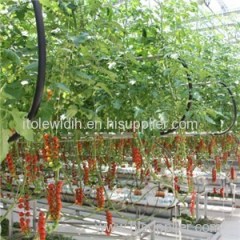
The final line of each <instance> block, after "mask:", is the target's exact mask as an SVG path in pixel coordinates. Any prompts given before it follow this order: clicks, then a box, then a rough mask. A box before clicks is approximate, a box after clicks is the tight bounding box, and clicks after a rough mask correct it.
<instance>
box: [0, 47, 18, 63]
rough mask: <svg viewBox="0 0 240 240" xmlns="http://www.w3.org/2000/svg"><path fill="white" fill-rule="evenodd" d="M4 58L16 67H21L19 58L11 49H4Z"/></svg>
mask: <svg viewBox="0 0 240 240" xmlns="http://www.w3.org/2000/svg"><path fill="white" fill-rule="evenodd" d="M2 57H3V59H4V58H6V59H7V60H9V61H11V62H13V63H14V64H16V65H19V64H20V63H21V61H20V58H19V56H18V55H17V54H16V53H15V52H14V51H13V50H11V49H4V50H3V54H2Z"/></svg>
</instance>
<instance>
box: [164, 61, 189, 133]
mask: <svg viewBox="0 0 240 240" xmlns="http://www.w3.org/2000/svg"><path fill="white" fill-rule="evenodd" d="M178 61H179V62H180V63H181V64H182V66H183V67H184V68H185V69H187V70H188V65H187V63H186V62H185V61H184V60H183V59H181V58H178ZM187 80H188V102H187V107H186V110H185V113H184V115H183V116H182V117H181V119H180V120H179V122H178V123H176V124H175V126H174V127H173V128H170V129H168V130H166V131H161V132H160V135H167V134H169V133H172V132H174V131H176V130H177V129H178V127H179V123H180V122H182V121H184V120H185V118H186V114H187V112H189V110H190V109H191V107H192V99H193V95H192V88H193V86H192V78H191V76H190V74H189V73H188V71H187Z"/></svg>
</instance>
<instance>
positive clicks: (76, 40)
mask: <svg viewBox="0 0 240 240" xmlns="http://www.w3.org/2000/svg"><path fill="white" fill-rule="evenodd" d="M69 39H70V40H72V41H73V43H74V44H75V45H76V46H78V45H80V44H83V43H85V42H86V41H87V40H89V39H91V37H90V36H89V34H88V33H87V32H83V33H81V34H80V35H78V36H73V37H69Z"/></svg>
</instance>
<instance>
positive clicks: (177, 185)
mask: <svg viewBox="0 0 240 240" xmlns="http://www.w3.org/2000/svg"><path fill="white" fill-rule="evenodd" d="M178 181H179V180H178V177H177V176H176V177H174V189H175V191H176V192H179V191H180V186H179V183H178Z"/></svg>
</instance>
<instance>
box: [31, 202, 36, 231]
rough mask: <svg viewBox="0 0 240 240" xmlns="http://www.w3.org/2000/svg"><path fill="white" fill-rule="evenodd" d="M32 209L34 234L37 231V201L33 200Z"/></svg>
mask: <svg viewBox="0 0 240 240" xmlns="http://www.w3.org/2000/svg"><path fill="white" fill-rule="evenodd" d="M32 208H33V222H32V223H33V230H34V232H36V231H37V200H33V202H32Z"/></svg>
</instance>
